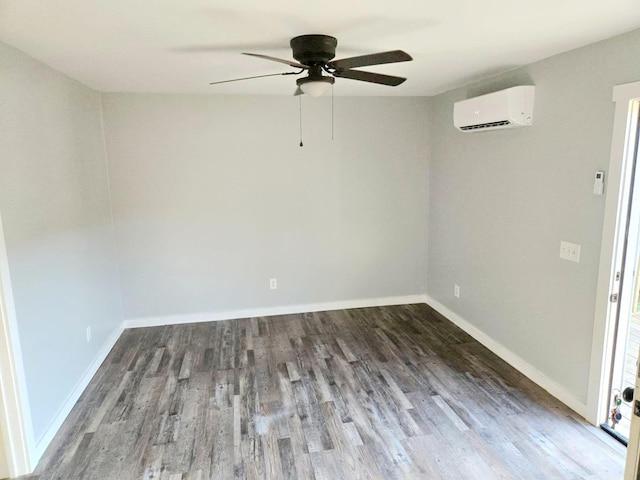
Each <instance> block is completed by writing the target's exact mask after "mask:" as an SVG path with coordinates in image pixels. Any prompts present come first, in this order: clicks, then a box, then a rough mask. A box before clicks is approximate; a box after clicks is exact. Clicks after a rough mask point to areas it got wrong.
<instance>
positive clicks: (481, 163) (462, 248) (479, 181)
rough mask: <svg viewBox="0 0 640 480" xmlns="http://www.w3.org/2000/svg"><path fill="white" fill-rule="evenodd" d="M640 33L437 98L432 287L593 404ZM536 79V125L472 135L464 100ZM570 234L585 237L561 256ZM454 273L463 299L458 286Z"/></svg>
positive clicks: (431, 226)
mask: <svg viewBox="0 0 640 480" xmlns="http://www.w3.org/2000/svg"><path fill="white" fill-rule="evenodd" d="M638 58H640V31H635V32H633V33H631V34H627V35H624V36H621V37H616V38H614V39H611V40H608V41H604V42H600V43H597V44H594V45H591V46H587V47H584V48H581V49H578V50H574V51H571V52H568V53H565V54H562V55H558V56H555V57H552V58H549V59H546V60H543V61H540V62H538V63H535V64H532V65H530V66H527V67H525V68H522V69H519V70H516V71H513V72H511V73H509V74H506V75H502V76H499V77H496V78H493V79H490V80H487V81H484V82H481V83H477V84H473V85H470V86H468V87H466V88H461V89H458V90H455V91H452V92H448V93H445V94H442V95H439V96H437V97H435V98H434V99H433V100H432V104H431V109H430V115H431V125H432V136H431V146H432V150H431V164H430V168H431V174H430V193H431V197H430V202H431V205H430V213H429V262H428V271H427V279H428V281H427V292H428V294H429V295H430V296H431V297H433V298H434V299H436V300H437V301H439V302H441V303H442V304H444V305H445V306H446V307H448V308H449V309H451V310H452V311H454V312H455V313H457V314H459V315H460V316H461V317H463V318H464V319H466V320H467V321H469V322H470V323H472V324H473V325H474V326H476V327H477V328H479V329H480V330H482V331H484V332H485V333H486V334H488V335H489V336H490V337H491V338H493V339H494V340H496V341H497V342H499V343H501V344H502V345H503V346H505V347H507V348H508V349H510V350H511V351H512V352H514V353H515V354H516V355H518V356H520V357H521V358H522V359H524V360H525V361H527V362H529V363H530V364H531V365H533V366H534V367H536V368H537V369H539V370H540V371H541V372H542V373H544V374H546V375H547V376H548V377H550V378H551V379H553V380H555V381H556V382H557V383H558V384H560V385H561V386H562V387H564V388H565V389H566V390H567V392H569V393H571V394H572V395H573V396H574V397H575V398H576V399H578V400H579V401H582V402H584V403H586V397H587V383H588V377H589V372H588V369H589V361H590V351H591V341H592V332H593V321H594V304H595V293H596V281H597V270H598V261H599V253H600V240H601V235H602V220H603V210H604V201H605V197H604V196H600V197H599V196H595V195H593V194H592V185H593V176H594V173H595V171H596V170H600V169H602V170H606V169H607V165H608V162H609V149H610V142H611V132H612V122H613V104H612V101H611V95H612V87H613V86H614V85H617V84H622V83H627V82H631V81H637V80H639V79H640V62H638ZM518 84H535V85H536V100H535V114H534V125H533V126H532V127H530V128H522V129H514V130H499V131H492V132H480V133H471V134H469V133H460V132H458V131H456V130H455V129H454V127H453V120H452V110H453V103H454V102H455V101H458V100H461V99H464V98H468V97H473V96H476V95H480V94H484V93H488V92H491V91H495V90H500V89H502V88H506V87H510V86H513V85H518ZM560 240H568V241H571V242H574V243H578V244H581V245H582V252H581V259H580V263H579V264H575V263H571V262H567V261H565V260H560V259H559V258H558V254H559V244H560ZM454 283H457V284H458V285H460V288H461V297H460V298H459V299H457V298H455V297H454V296H453V286H454Z"/></svg>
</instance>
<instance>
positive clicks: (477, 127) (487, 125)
mask: <svg viewBox="0 0 640 480" xmlns="http://www.w3.org/2000/svg"><path fill="white" fill-rule="evenodd" d="M504 125H511V122H510V121H509V120H501V121H499V122H491V123H483V124H481V125H467V126H464V127H460V130H480V129H481V128H495V127H501V126H504Z"/></svg>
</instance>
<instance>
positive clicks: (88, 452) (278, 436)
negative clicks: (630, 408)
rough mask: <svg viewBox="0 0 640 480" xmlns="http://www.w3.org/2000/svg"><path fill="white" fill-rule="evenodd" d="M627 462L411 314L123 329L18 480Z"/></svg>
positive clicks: (603, 474) (513, 472)
mask: <svg viewBox="0 0 640 480" xmlns="http://www.w3.org/2000/svg"><path fill="white" fill-rule="evenodd" d="M623 456H624V449H623V448H622V447H620V446H618V445H617V444H616V443H615V442H614V441H613V440H611V439H610V438H609V437H607V436H606V435H605V434H603V433H602V432H600V431H599V430H598V429H596V428H594V427H591V426H589V425H588V424H587V423H585V421H584V420H582V419H580V418H579V417H578V416H577V415H576V414H574V413H573V412H572V411H571V410H569V409H568V408H567V407H565V406H564V405H562V404H561V403H559V402H558V401H557V400H555V399H554V398H552V397H551V396H550V395H549V394H547V393H546V392H544V391H543V390H542V389H540V388H539V387H537V386H536V385H534V384H533V383H532V382H531V381H529V380H528V379H526V378H525V377H524V376H522V375H521V374H519V373H518V372H517V371H515V370H514V369H513V368H511V367H510V366H508V365H507V364H506V363H504V362H503V361H502V360H500V359H499V358H498V357H496V356H495V355H493V354H492V353H491V352H489V351H488V350H487V349H485V348H484V347H483V346H481V345H480V344H479V343H478V342H476V341H475V340H473V339H472V338H471V337H469V336H468V335H467V334H465V333H464V332H463V331H462V330H460V329H459V328H457V327H456V326H454V325H453V324H452V323H450V322H449V321H447V320H446V319H445V318H444V317H442V316H440V315H439V314H437V313H436V312H434V311H433V310H431V309H430V308H429V307H427V306H426V305H408V306H396V307H381V308H364V309H356V310H341V311H333V312H322V313H309V314H302V315H287V316H275V317H267V318H250V319H242V320H231V321H223V322H212V323H199V324H190V325H174V326H167V327H155V328H143V329H134V330H126V331H125V332H124V334H123V335H122V337H121V338H120V340H119V341H118V342H117V344H116V345H115V347H114V348H113V350H112V351H111V353H110V354H109V356H108V358H107V359H106V361H105V362H104V364H103V365H102V367H101V368H100V370H99V371H98V373H97V374H96V376H95V378H94V379H93V381H92V382H91V384H90V385H89V387H88V388H87V390H86V391H85V393H84V394H83V395H82V397H81V399H80V400H79V402H78V404H77V405H76V407H75V408H74V410H73V411H72V413H71V414H70V416H69V418H68V419H67V421H66V422H65V424H64V425H63V427H62V429H61V431H60V432H59V434H58V435H57V436H56V438H55V440H54V441H53V443H52V444H51V446H50V448H49V449H48V450H47V452H46V453H45V455H44V457H43V458H42V460H41V462H40V464H39V465H38V467H37V470H36V472H35V474H34V475H33V476H31V477H30V478H32V479H38V480H45V479H64V480H75V479H92V480H93V479H95V480H109V479H113V480H116V479H117V480H127V479H141V480H143V479H144V480H149V479H162V480H192V479H193V480H195V479H198V480H204V479H223V480H226V479H234V478H236V479H244V478H248V479H271V478H273V479H289V478H290V479H305V480H306V479H314V478H315V479H318V480H320V479H330V480H336V479H358V478H363V479H364V478H366V479H385V480H391V479H405V478H407V479H414V478H415V479H440V478H442V479H455V480H461V479H481V480H490V479H607V480H610V479H618V478H622V470H623V461H624V458H623Z"/></svg>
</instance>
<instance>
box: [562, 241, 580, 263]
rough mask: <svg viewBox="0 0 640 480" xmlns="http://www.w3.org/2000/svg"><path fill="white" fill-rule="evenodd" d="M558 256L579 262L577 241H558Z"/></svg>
mask: <svg viewBox="0 0 640 480" xmlns="http://www.w3.org/2000/svg"><path fill="white" fill-rule="evenodd" d="M560 258H562V259H563V260H569V261H570V262H576V263H580V245H578V244H577V243H571V242H565V241H564V240H561V241H560Z"/></svg>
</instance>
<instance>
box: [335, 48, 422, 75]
mask: <svg viewBox="0 0 640 480" xmlns="http://www.w3.org/2000/svg"><path fill="white" fill-rule="evenodd" d="M410 60H413V58H411V55H409V54H408V53H406V52H403V51H402V50H392V51H390V52H380V53H372V54H370V55H360V56H359V57H349V58H342V59H340V60H334V61H333V62H329V63H328V65H329V67H330V68H335V69H338V70H346V69H349V68H355V67H366V66H368V65H382V64H383V63H397V62H408V61H410Z"/></svg>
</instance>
